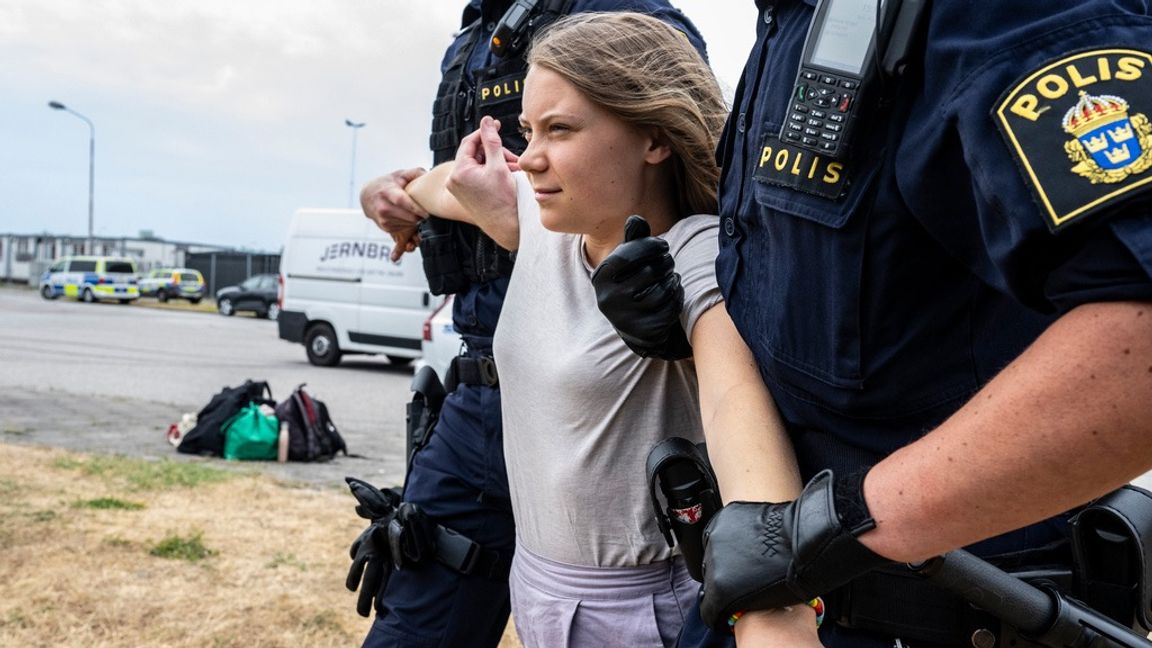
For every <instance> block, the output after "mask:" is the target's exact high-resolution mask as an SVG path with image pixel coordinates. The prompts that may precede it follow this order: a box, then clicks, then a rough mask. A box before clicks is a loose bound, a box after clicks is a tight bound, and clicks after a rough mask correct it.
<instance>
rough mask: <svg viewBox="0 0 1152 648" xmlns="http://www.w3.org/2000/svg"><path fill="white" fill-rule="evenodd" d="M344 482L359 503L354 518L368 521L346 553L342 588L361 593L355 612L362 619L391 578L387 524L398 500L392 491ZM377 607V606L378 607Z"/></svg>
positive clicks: (359, 482) (351, 479)
mask: <svg viewBox="0 0 1152 648" xmlns="http://www.w3.org/2000/svg"><path fill="white" fill-rule="evenodd" d="M344 481H345V482H347V483H348V487H349V488H350V489H351V490H352V496H353V497H355V498H356V501H357V502H358V503H357V505H356V514H357V515H359V516H360V517H362V518H365V519H368V520H371V523H370V524H369V525H368V527H367V528H366V529H364V530H363V531H362V532H361V533H360V535H359V536H358V537H357V538H356V540H355V541H354V542H353V543H352V546H351V548H350V549H349V551H348V555H349V557H351V558H352V567H351V568H350V569H349V570H348V577H347V579H345V581H344V586H345V587H347V588H348V591H350V592H355V591H356V590H357V589H359V590H360V595H359V596H358V597H357V599H356V612H357V613H358V614H359V615H360V616H363V617H366V616H368V615H369V614H371V612H372V607H373V603H374V602H376V601H378V599H379V597H380V594H382V593H383V591H384V585H385V584H386V583H387V582H388V576H390V575H391V574H392V556H391V553H390V552H389V549H388V524H389V522H391V521H392V518H393V517H394V516H395V514H396V507H397V506H398V505H399V504H400V496H399V495H397V494H396V493H395V492H394V491H391V490H386V491H382V490H380V489H379V488H376V487H375V486H373V485H372V484H369V483H368V482H366V481H363V480H360V479H356V478H354V477H345V478H344ZM377 607H378V606H377Z"/></svg>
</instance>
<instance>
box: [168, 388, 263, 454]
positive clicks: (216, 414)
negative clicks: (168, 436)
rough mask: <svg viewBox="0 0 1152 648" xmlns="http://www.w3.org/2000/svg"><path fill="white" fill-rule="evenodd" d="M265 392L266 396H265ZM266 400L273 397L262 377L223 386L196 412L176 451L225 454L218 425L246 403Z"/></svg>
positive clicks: (222, 435) (221, 433) (222, 432)
mask: <svg viewBox="0 0 1152 648" xmlns="http://www.w3.org/2000/svg"><path fill="white" fill-rule="evenodd" d="M265 394H267V397H265ZM253 402H255V403H267V404H269V405H275V404H276V401H274V400H272V388H271V387H269V386H268V383H267V382H264V381H262V380H261V381H252V380H246V381H244V384H243V385H240V386H239V387H225V388H224V389H222V390H220V393H219V394H216V395H215V396H213V397H212V400H210V401H208V404H207V405H205V406H204V407H203V408H202V409H201V410H200V412H199V413H198V414H196V427H194V428H192V429H191V430H188V432H187V433H186V434H185V435H184V438H183V439H181V441H180V445H178V446H176V450H177V451H178V452H183V453H184V454H195V455H212V456H216V457H221V456H223V455H224V431H223V430H221V429H220V427H221V426H222V425H224V423H226V422H227V421H228V419H230V418H232V417H233V416H235V415H236V414H237V413H238V412H239V411H240V410H241V409H243V408H244V407H245V406H246V405H248V404H249V403H253Z"/></svg>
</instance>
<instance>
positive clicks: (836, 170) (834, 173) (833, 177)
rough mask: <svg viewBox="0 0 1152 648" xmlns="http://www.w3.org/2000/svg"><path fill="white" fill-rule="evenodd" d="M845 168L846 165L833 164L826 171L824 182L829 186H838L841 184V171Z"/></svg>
mask: <svg viewBox="0 0 1152 648" xmlns="http://www.w3.org/2000/svg"><path fill="white" fill-rule="evenodd" d="M843 168H844V165H843V164H841V163H839V162H833V163H831V164H829V165H828V169H827V170H826V171H827V172H826V173H825V174H824V178H823V180H824V182H826V183H828V184H836V183H837V182H840V171H841V170H842V169H843Z"/></svg>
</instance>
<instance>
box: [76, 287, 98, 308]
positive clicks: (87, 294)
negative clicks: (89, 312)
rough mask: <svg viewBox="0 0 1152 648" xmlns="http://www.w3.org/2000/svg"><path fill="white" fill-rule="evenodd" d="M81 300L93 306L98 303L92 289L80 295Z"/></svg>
mask: <svg viewBox="0 0 1152 648" xmlns="http://www.w3.org/2000/svg"><path fill="white" fill-rule="evenodd" d="M80 299H81V300H83V301H84V303H85V304H91V303H92V302H94V301H96V295H93V294H92V289H91V288H85V289H84V292H82V293H80Z"/></svg>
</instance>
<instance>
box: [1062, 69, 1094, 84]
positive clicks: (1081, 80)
mask: <svg viewBox="0 0 1152 648" xmlns="http://www.w3.org/2000/svg"><path fill="white" fill-rule="evenodd" d="M1064 69H1065V70H1068V78H1069V79H1070V80H1071V81H1072V85H1074V86H1076V87H1077V88H1083V87H1084V86H1086V85H1092V84H1093V83H1096V81H1097V79H1096V77H1094V76H1091V75H1089V76H1086V77H1083V76H1080V70H1077V69H1076V66H1075V65H1069V66H1068V67H1066V68H1064Z"/></svg>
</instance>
